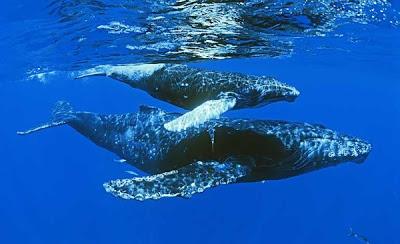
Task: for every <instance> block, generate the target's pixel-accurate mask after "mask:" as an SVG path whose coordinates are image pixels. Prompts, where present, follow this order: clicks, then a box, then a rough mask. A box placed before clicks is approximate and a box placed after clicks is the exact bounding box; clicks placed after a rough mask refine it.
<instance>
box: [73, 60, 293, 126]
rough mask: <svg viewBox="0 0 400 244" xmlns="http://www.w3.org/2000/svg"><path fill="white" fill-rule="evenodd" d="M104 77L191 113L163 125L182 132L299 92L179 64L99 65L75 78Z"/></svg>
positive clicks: (272, 82) (274, 82)
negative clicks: (233, 111) (226, 114)
mask: <svg viewBox="0 0 400 244" xmlns="http://www.w3.org/2000/svg"><path fill="white" fill-rule="evenodd" d="M99 75H102V76H108V77H111V78H113V79H116V80H119V81H122V82H124V83H127V84H128V85H130V86H132V87H134V88H138V89H141V90H144V91H146V92H148V93H149V94H150V95H151V96H153V97H155V98H157V99H160V100H163V101H166V102H169V103H171V104H174V105H176V106H179V107H181V108H184V109H188V110H193V111H190V112H188V113H186V114H184V115H183V116H181V117H178V118H177V119H175V120H173V121H169V122H168V123H166V124H165V128H166V129H168V130H170V131H176V132H179V131H182V130H185V129H187V128H188V127H191V126H198V125H199V124H202V123H204V122H206V121H207V120H210V119H213V118H218V117H219V116H220V115H221V114H222V113H224V112H226V111H228V110H230V109H241V108H252V107H258V106H262V105H266V104H269V103H272V102H277V101H294V100H295V99H296V97H297V96H299V94H300V93H299V91H298V90H297V89H296V88H294V87H292V86H289V85H287V84H285V83H283V82H280V81H278V80H276V79H275V78H272V77H266V76H254V75H244V74H239V73H232V72H216V71H207V70H203V69H198V68H192V67H189V66H186V65H180V64H126V65H114V66H112V65H100V66H96V67H94V68H91V69H88V70H85V71H82V72H81V73H80V75H79V76H78V77H77V78H83V77H89V76H99Z"/></svg>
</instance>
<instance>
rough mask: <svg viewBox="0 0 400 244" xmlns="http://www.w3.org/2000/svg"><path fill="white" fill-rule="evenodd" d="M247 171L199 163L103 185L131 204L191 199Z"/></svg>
mask: <svg viewBox="0 0 400 244" xmlns="http://www.w3.org/2000/svg"><path fill="white" fill-rule="evenodd" d="M249 172H250V169H249V167H247V166H244V165H241V164H238V163H233V162H225V163H221V162H216V161H211V162H201V161H198V162H196V163H192V164H189V165H187V166H185V167H182V168H180V169H177V170H172V171H169V172H165V173H161V174H157V175H152V176H145V177H135V178H132V179H121V180H113V181H110V182H107V183H104V185H103V186H104V188H105V190H106V191H107V192H110V193H112V194H113V195H114V196H116V197H120V198H124V199H134V200H139V201H143V200H148V199H154V200H155V199H160V198H164V197H177V196H179V197H185V198H188V197H191V196H192V195H193V194H196V193H200V192H203V191H205V190H206V189H208V188H211V187H215V186H219V185H225V184H229V183H234V182H236V181H237V180H238V179H240V178H242V177H244V176H246V175H248V174H249Z"/></svg>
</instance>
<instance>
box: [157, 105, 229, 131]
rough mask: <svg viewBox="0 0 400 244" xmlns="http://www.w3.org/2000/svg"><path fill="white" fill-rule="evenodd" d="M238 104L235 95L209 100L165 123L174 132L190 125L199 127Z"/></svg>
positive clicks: (166, 127) (165, 126)
mask: <svg viewBox="0 0 400 244" xmlns="http://www.w3.org/2000/svg"><path fill="white" fill-rule="evenodd" d="M235 105H236V98H235V97H224V98H220V99H218V100H209V101H207V102H204V103H203V104H201V105H200V106H198V107H196V108H195V109H193V110H192V111H190V112H187V113H185V114H184V115H182V116H180V117H178V118H176V119H174V120H172V121H170V122H168V123H166V124H164V128H165V129H166V130H169V131H173V132H180V131H183V130H186V129H187V128H189V127H193V126H195V127H197V126H199V125H201V124H203V123H205V122H207V121H209V120H211V119H217V118H219V116H220V115H221V114H223V113H225V112H226V111H228V110H230V109H232V108H233V107H235Z"/></svg>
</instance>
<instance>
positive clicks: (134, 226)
mask: <svg viewBox="0 0 400 244" xmlns="http://www.w3.org/2000/svg"><path fill="white" fill-rule="evenodd" d="M95 2H96V1H89V0H86V1H54V2H53V4H52V5H50V6H48V5H49V1H44V0H43V1H28V0H24V1H19V2H18V3H15V1H11V0H6V1H3V2H2V8H1V10H0V11H1V12H0V21H1V24H0V26H1V29H0V30H1V35H0V42H1V44H0V48H1V49H0V53H1V55H0V68H1V71H0V115H1V126H0V136H1V139H0V153H1V160H0V162H1V164H0V165H1V166H0V167H1V168H0V185H1V190H0V192H1V203H0V243H335V244H336V243H362V242H360V240H357V239H356V238H354V237H349V236H348V233H349V228H350V227H351V228H353V230H354V231H356V232H357V233H359V234H361V235H364V236H366V237H367V238H368V239H369V240H370V243H400V239H399V236H398V231H399V230H400V208H399V206H400V191H399V188H400V165H399V159H398V150H399V146H400V143H399V136H400V99H399V94H400V82H399V81H400V48H399V45H398V40H399V38H400V30H399V28H398V24H396V23H395V22H396V18H397V17H396V16H395V14H394V10H395V9H399V3H398V2H393V3H392V6H390V8H389V10H387V11H388V12H390V13H388V15H389V14H390V16H391V17H390V18H389V17H388V18H387V19H381V20H379V21H367V23H361V24H360V23H358V22H360V21H356V20H355V19H354V18H353V19H352V18H339V17H337V16H336V17H337V18H338V20H337V22H335V23H336V24H335V27H332V28H328V29H327V27H324V31H325V32H326V34H327V35H328V36H325V37H321V36H319V35H316V34H315V32H314V31H315V30H311V31H310V32H307V33H306V34H304V33H299V31H298V30H297V31H293V30H292V29H290V30H281V31H280V32H278V33H272V34H271V33H269V29H268V28H267V29H265V28H264V29H262V28H261V27H259V26H258V27H257V28H256V27H254V26H252V27H249V26H247V25H244V27H245V28H249V29H250V30H251V31H252V32H251V33H250V32H249V33H247V34H246V35H248V39H250V40H251V39H254V38H255V39H256V40H258V43H259V45H260V46H259V48H254V46H252V45H253V44H248V43H247V42H246V44H243V43H237V42H235V39H236V38H237V36H236V34H229V36H226V33H225V34H224V33H222V34H221V35H222V36H221V38H222V40H229V41H230V43H231V44H232V43H236V44H235V45H237V46H236V48H235V49H234V52H233V51H232V50H231V49H230V51H229V50H228V51H226V50H225V52H218V53H215V52H211V54H209V55H208V56H199V55H198V54H199V53H204V52H205V51H207V50H208V49H210V48H213V47H212V46H211V47H204V46H202V45H205V44H204V43H203V42H202V41H200V43H199V44H198V47H199V49H190V48H189V49H187V50H192V51H187V52H185V53H184V54H183V53H182V52H183V51H182V49H179V48H178V49H176V46H174V48H175V49H174V50H175V51H177V50H178V54H174V55H171V54H170V53H168V51H170V50H164V49H160V50H157V51H154V50H153V51H154V52H152V51H151V50H150V51H149V50H147V51H146V50H144V51H143V50H141V51H137V52H136V51H135V50H136V49H135V50H133V51H132V50H131V49H127V48H126V45H128V43H131V42H130V41H132V43H133V44H132V43H131V44H130V45H133V46H134V45H136V46H140V45H146V46H149V45H150V44H149V42H153V43H155V44H156V45H158V44H160V43H162V42H165V41H169V42H172V43H173V44H174V45H175V44H182V40H181V39H179V38H182V36H179V35H178V37H176V36H172V37H171V36H169V37H168V38H171V39H168V38H167V37H163V36H159V35H157V33H151V34H150V35H153V37H152V38H149V39H146V40H144V39H143V38H142V37H141V33H136V34H137V35H136V34H135V33H129V34H126V33H125V34H126V35H124V33H122V34H121V33H120V34H112V33H108V32H107V31H106V32H104V29H101V28H100V29H99V28H98V26H99V25H101V24H107V23H110V21H115V20H119V21H120V22H123V23H136V24H137V26H139V27H140V26H141V25H143V22H146V20H147V19H146V18H144V17H142V16H141V15H140V14H137V15H136V16H135V15H134V13H141V14H142V15H146V14H148V15H149V14H150V13H151V14H150V15H154V16H157V15H160V14H161V15H162V14H164V12H163V11H161V10H163V8H164V7H163V6H161V7H160V6H158V8H157V9H155V7H154V6H153V7H149V6H150V5H151V4H150V3H151V1H130V2H127V3H129V4H130V5H129V6H130V8H126V7H124V8H119V7H118V6H120V5H118V4H117V7H116V6H113V7H111V6H108V5H106V6H103V9H100V10H99V12H96V11H97V10H98V6H99V3H101V1H97V2H96V4H95ZM110 2H114V3H115V1H103V3H110ZM166 2H172V1H166ZM221 2H224V1H221ZM225 2H227V1H225ZM259 2H262V1H259ZM63 3H64V4H67V3H71V5H70V6H69V7H68V8H67V7H65V6H64V5H63ZM72 3H75V5H73V4H72ZM136 4H137V8H136ZM146 4H147V5H146ZM88 5H90V6H92V8H86V7H82V6H88ZM71 6H73V7H71ZM93 6H97V7H93ZM53 8H59V9H63V10H65V11H64V12H63V13H71V11H72V10H74V11H77V12H78V13H81V14H82V15H79V14H73V15H72V16H75V17H76V16H77V17H76V18H73V20H70V19H68V20H63V19H62V18H61V17H60V15H55V14H54V13H53V14H52V11H51V10H52V9H53ZM71 8H72V10H71ZM184 8H188V7H187V6H184ZM137 9H140V12H139V11H138V10H137ZM160 9H161V10H160ZM95 10H96V11H95ZM156 10H157V11H159V12H157V11H156ZM90 11H92V12H90ZM129 11H130V12H129ZM135 11H136V12H135ZM146 11H147V12H146ZM72 12H73V11H72ZM73 13H75V12H73ZM367 13H369V14H367V15H366V16H365V18H364V19H363V20H371V16H372V14H371V13H370V12H367ZM175 14H176V15H178V17H177V18H174V17H169V15H166V18H167V20H168V18H171V22H169V23H168V24H166V23H164V22H163V24H165V25H172V26H173V25H175V27H176V26H178V27H179V26H183V25H181V24H182V23H181V22H179V21H180V17H179V16H181V15H180V12H179V11H178V12H177V13H175ZM82 16H83V17H82ZM88 16H89V17H90V16H91V17H92V18H89V17H88ZM154 16H153V17H154ZM329 17H330V18H333V17H332V15H329ZM336 17H335V18H336ZM182 18H183V17H182ZM299 18H300V17H299ZM85 19H86V20H87V21H86V22H85V21H84V20H85ZM183 19H185V18H183ZM257 19H259V18H257ZM61 20H63V21H61ZM172 20H176V22H174V21H172ZM130 21H131V22H130ZM147 21H148V20H147ZM299 21H300V22H302V21H301V18H300V20H299ZM391 21H392V22H391ZM84 23H87V24H84ZM302 23H303V24H304V23H307V22H304V21H303V22H302ZM341 23H346V24H344V25H343V26H340V24H341ZM349 23H350V24H349ZM163 24H161V26H162V25H163ZM65 25H67V27H65ZM228 27H229V26H228ZM165 28H166V29H167V30H170V29H171V28H172V27H171V26H167V27H165ZM251 28H253V29H251ZM307 28H308V27H307ZM28 30H29V31H28ZM78 30H80V31H81V32H80V34H79V35H77V36H74V35H75V34H76V33H78ZM90 30H91V31H90ZM163 30H165V29H163ZM206 30H207V28H206ZM102 31H103V32H102ZM212 31H214V32H215V33H217V34H218V30H212ZM318 31H321V30H318ZM318 31H317V32H318ZM82 33H83V34H82ZM163 33H166V32H163ZM257 33H258V34H257ZM338 33H341V34H343V38H338V35H335V34H338ZM263 34H265V35H267V36H270V35H272V37H273V39H274V41H273V42H274V44H276V45H275V46H278V47H282V45H283V46H284V47H287V48H284V49H283V50H284V52H278V53H277V52H272V54H271V52H270V50H271V49H268V50H267V49H266V48H265V47H266V44H265V41H266V40H265V39H263V38H262V35H263ZM82 36H84V38H87V39H86V40H87V43H83V44H82V43H80V42H76V40H79V38H83V37H82ZM194 36H195V35H194ZM77 37H78V39H76V38H77ZM135 38H136V40H135ZM154 38H158V39H156V40H154ZM174 38H175V39H174ZM193 38H194V37H190V38H189V40H186V44H185V45H186V46H187V47H196V45H193V43H190V42H191V41H193ZM218 38H220V37H218ZM257 38H259V39H257ZM74 40H75V42H74ZM218 40H220V39H218ZM268 40H270V39H268ZM83 42H84V41H83ZM221 43H222V44H223V43H224V42H222V41H221ZM221 43H219V44H218V45H222V44H221ZM282 43H283V44H282ZM288 43H289V44H288ZM225 44H226V43H225ZM110 45H116V49H112V50H111V51H110V50H109V47H110ZM182 45H183V44H182ZM182 45H179V47H181V46H182ZM232 45H233V44H232ZM287 45H289V46H287ZM222 46H224V45H222ZM272 46H274V45H272ZM201 48H203V49H201ZM127 50H130V51H132V53H131V52H130V51H129V52H127ZM213 50H214V49H213ZM223 50H224V49H223ZM274 50H275V49H274ZM289 50H290V51H289ZM179 51H180V52H181V53H179ZM135 60H138V61H141V62H146V61H177V60H178V61H181V62H183V61H184V62H189V61H190V62H191V65H193V66H196V67H202V68H206V69H213V70H218V71H236V72H241V73H246V74H254V75H271V76H274V77H279V79H280V80H283V81H287V82H288V83H290V84H291V85H294V86H295V87H297V88H298V89H299V90H300V91H301V96H300V97H299V98H298V99H297V100H296V102H295V103H290V104H289V103H277V104H273V105H270V106H267V107H262V108H259V109H257V110H254V109H246V110H239V111H233V112H229V113H227V114H226V116H229V117H247V118H258V119H282V120H288V121H304V122H310V123H318V124H323V125H326V126H327V127H329V128H332V129H334V130H337V131H340V132H343V133H346V134H351V135H354V136H357V137H360V138H362V139H365V140H367V141H369V142H370V143H371V144H372V145H373V150H372V152H371V154H370V155H369V157H368V159H367V160H366V162H365V163H364V164H360V165H358V164H352V163H346V164H341V165H339V166H337V167H333V168H326V169H322V170H319V171H316V172H312V173H308V174H304V175H301V176H297V177H294V178H290V179H285V180H278V181H267V182H265V183H249V184H233V185H227V186H222V187H217V188H214V189H211V190H208V191H206V192H205V193H202V194H198V195H195V196H193V197H192V198H191V199H189V200H188V199H181V198H172V199H162V200H159V201H146V202H137V201H124V200H121V199H117V198H115V197H113V196H112V195H110V194H108V193H106V192H105V191H104V189H103V187H102V184H103V182H106V181H109V180H111V179H117V178H127V177H130V176H129V174H127V173H125V171H127V170H132V167H131V166H129V165H124V164H120V163H116V162H114V161H113V160H114V159H116V156H115V155H113V154H112V153H110V152H108V151H106V150H104V149H101V148H99V147H97V146H96V145H95V144H93V143H92V142H90V141H89V140H87V139H86V138H84V137H83V136H81V135H79V134H78V133H77V132H76V131H74V130H72V129H71V128H69V127H59V128H55V129H51V130H47V131H44V132H42V133H38V134H35V135H32V136H28V137H18V136H17V135H16V133H15V132H16V131H17V130H21V129H26V128H30V127H32V126H35V125H37V124H40V123H42V122H45V121H47V120H48V118H49V117H50V113H51V108H52V106H53V104H54V103H55V102H56V101H58V100H67V101H69V102H70V103H71V104H72V105H73V106H74V107H76V108H77V109H79V110H84V111H92V112H99V113H105V114H106V113H109V114H115V113H127V112H135V111H137V110H138V107H139V105H142V104H147V105H152V106H157V107H160V108H162V109H165V110H167V111H180V112H182V111H183V110H182V109H179V108H177V107H174V106H172V105H169V104H167V103H164V102H161V101H158V100H155V99H154V98H152V97H150V96H149V95H148V94H146V93H144V92H142V91H139V90H134V89H131V88H129V87H128V86H126V85H124V84H122V83H119V82H116V81H113V80H111V79H107V78H93V79H86V80H74V79H71V73H72V74H73V72H75V71H78V70H80V69H82V68H88V67H92V66H93V65H96V64H100V63H128V62H134V61H135ZM42 71H44V72H45V73H46V75H42V76H39V77H38V76H35V75H37V74H41V72H42ZM49 72H50V75H48V73H49ZM52 72H53V73H52ZM32 74H33V75H34V76H33V77H30V76H31V75H32Z"/></svg>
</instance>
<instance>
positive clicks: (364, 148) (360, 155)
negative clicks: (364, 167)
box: [350, 139, 372, 163]
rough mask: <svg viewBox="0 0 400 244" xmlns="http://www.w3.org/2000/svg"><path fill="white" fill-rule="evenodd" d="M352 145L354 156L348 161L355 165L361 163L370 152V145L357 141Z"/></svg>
mask: <svg viewBox="0 0 400 244" xmlns="http://www.w3.org/2000/svg"><path fill="white" fill-rule="evenodd" d="M353 144H354V150H355V152H356V154H355V155H354V158H353V159H351V160H350V161H353V162H355V163H363V162H364V161H365V160H366V159H367V157H368V155H369V153H370V152H371V150H372V145H371V144H370V143H368V142H366V141H363V140H359V139H357V140H356V141H354V142H353Z"/></svg>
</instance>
